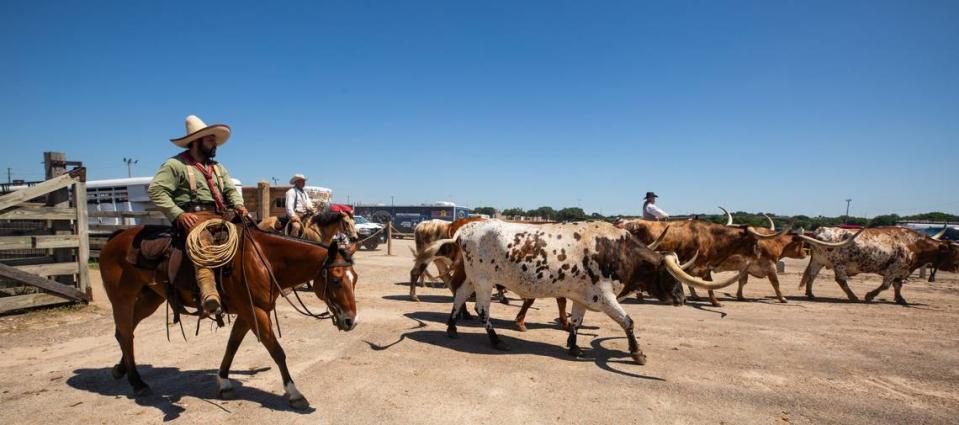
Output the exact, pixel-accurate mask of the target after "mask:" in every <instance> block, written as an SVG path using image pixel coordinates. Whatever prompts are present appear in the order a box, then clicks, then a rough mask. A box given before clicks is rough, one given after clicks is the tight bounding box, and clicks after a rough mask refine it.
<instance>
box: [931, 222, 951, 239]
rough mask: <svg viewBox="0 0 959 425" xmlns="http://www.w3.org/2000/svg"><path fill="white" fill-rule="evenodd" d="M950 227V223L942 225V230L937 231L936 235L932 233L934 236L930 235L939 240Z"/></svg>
mask: <svg viewBox="0 0 959 425" xmlns="http://www.w3.org/2000/svg"><path fill="white" fill-rule="evenodd" d="M948 229H949V225H948V224H947V225H945V226H942V230H940V231H939V232H937V233H936V234H935V235H932V236H930V237H931V238H933V239H935V240H937V241H938V240H939V238H941V237H942V236H943V235H945V234H946V230H948Z"/></svg>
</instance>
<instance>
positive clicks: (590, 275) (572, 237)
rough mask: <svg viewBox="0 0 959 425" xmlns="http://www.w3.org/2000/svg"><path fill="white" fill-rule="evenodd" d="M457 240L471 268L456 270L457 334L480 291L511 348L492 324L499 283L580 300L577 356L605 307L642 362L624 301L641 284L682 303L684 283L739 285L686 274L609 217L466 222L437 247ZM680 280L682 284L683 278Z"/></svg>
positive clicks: (482, 306)
mask: <svg viewBox="0 0 959 425" xmlns="http://www.w3.org/2000/svg"><path fill="white" fill-rule="evenodd" d="M447 244H455V245H456V246H458V247H459V249H460V251H461V253H462V255H463V261H462V265H463V267H459V268H457V269H456V270H455V271H454V274H453V284H454V286H456V287H457V291H456V296H455V297H454V302H453V309H452V311H451V312H450V317H449V321H448V323H447V333H448V335H449V336H450V337H451V338H455V337H457V336H458V332H457V328H456V320H457V318H458V317H459V313H460V310H461V309H462V308H463V304H464V302H465V301H466V298H467V297H468V296H469V295H470V293H472V292H474V290H475V292H476V313H477V314H478V315H479V317H480V318H481V320H482V321H483V322H484V325H485V327H486V332H487V334H488V335H489V338H490V342H491V343H492V344H493V346H494V347H496V348H497V349H506V347H505V345H504V344H503V342H502V341H500V339H499V337H498V336H497V335H496V331H495V330H494V329H493V326H492V323H491V322H490V314H489V307H490V299H491V291H492V288H493V285H494V284H496V283H499V284H501V285H503V286H505V287H506V288H508V289H509V290H511V291H513V292H515V293H517V294H518V295H519V296H521V297H523V298H558V297H564V298H567V299H569V300H571V301H572V302H573V309H572V315H571V317H572V321H571V322H572V323H571V326H570V331H569V338H568V339H567V346H568V347H569V353H570V354H572V355H574V356H578V355H581V354H582V351H581V350H580V348H579V347H578V346H577V345H576V331H577V329H578V328H579V326H580V325H581V324H582V321H583V316H584V314H585V313H586V310H587V309H589V310H593V311H602V312H604V313H606V314H607V315H608V316H609V317H610V318H612V319H613V320H615V321H616V323H618V324H619V325H620V326H621V327H622V328H623V330H624V331H625V332H626V337H627V339H628V341H629V353H630V355H631V356H632V358H633V359H634V360H635V361H636V362H637V363H639V364H645V362H646V356H645V355H644V354H643V352H642V351H641V350H640V349H639V344H638V343H637V342H636V337H635V336H634V334H633V324H634V321H633V319H632V318H631V317H630V316H629V315H628V314H626V311H625V310H623V307H622V306H621V305H620V304H619V302H618V301H617V298H618V297H620V296H622V295H625V294H628V293H630V292H632V291H635V290H638V289H645V290H646V291H648V292H649V293H651V294H652V295H653V296H655V297H657V298H659V299H662V300H664V301H669V302H672V303H673V304H674V305H677V306H678V305H682V304H683V302H684V295H683V291H682V287H681V286H680V283H679V282H680V281H681V282H683V283H686V284H689V285H694V286H698V287H700V288H704V289H717V288H721V287H724V286H728V285H731V284H732V283H734V282H735V281H736V280H738V279H739V276H735V277H734V278H733V279H730V280H728V281H726V282H706V281H703V280H700V279H697V278H695V277H693V276H690V275H688V274H686V273H685V272H684V271H683V270H682V266H681V265H680V264H679V260H678V259H677V257H676V255H675V254H671V253H670V254H660V253H658V252H655V251H652V250H650V249H649V248H647V247H646V245H644V244H643V243H642V242H640V241H639V240H637V239H636V238H634V237H632V236H631V235H630V234H629V233H628V232H627V231H625V230H622V229H617V228H616V227H614V226H613V225H611V224H609V223H604V222H576V223H565V224H547V225H529V224H518V223H507V222H503V221H499V220H488V221H479V222H475V223H469V224H467V225H465V226H463V227H462V228H461V229H460V230H459V231H458V232H457V233H456V234H455V235H454V237H453V238H452V239H446V240H441V241H438V242H436V243H435V244H434V245H432V246H431V247H430V248H428V249H429V250H438V249H440V248H441V247H442V246H443V245H447ZM677 279H678V280H679V281H677Z"/></svg>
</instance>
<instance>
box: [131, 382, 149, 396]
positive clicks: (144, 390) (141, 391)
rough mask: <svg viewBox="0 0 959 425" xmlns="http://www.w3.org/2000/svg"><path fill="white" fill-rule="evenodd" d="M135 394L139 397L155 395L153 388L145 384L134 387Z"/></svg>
mask: <svg viewBox="0 0 959 425" xmlns="http://www.w3.org/2000/svg"><path fill="white" fill-rule="evenodd" d="M133 394H134V395H135V396H137V397H149V396H151V395H153V390H151V389H150V387H149V386H148V385H144V386H143V387H140V388H137V389H134V390H133Z"/></svg>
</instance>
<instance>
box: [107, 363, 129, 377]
mask: <svg viewBox="0 0 959 425" xmlns="http://www.w3.org/2000/svg"><path fill="white" fill-rule="evenodd" d="M110 374H111V375H113V379H120V378H122V377H124V376H126V374H127V369H126V368H125V367H124V366H123V365H119V364H118V365H115V366H113V369H111V370H110Z"/></svg>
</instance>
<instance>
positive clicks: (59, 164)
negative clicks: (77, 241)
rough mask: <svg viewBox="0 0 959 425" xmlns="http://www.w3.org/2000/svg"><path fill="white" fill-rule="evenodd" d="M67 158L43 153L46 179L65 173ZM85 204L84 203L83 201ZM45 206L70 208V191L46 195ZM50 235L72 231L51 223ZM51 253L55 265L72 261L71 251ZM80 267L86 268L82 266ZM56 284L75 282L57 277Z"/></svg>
mask: <svg viewBox="0 0 959 425" xmlns="http://www.w3.org/2000/svg"><path fill="white" fill-rule="evenodd" d="M66 161H67V158H66V155H64V154H63V152H44V153H43V167H44V170H46V179H47V180H50V179H52V178H54V177H59V176H61V175H63V174H66V172H67V164H66ZM84 202H86V201H84ZM47 206H48V207H63V208H68V207H69V206H70V191H69V190H67V188H63V189H59V190H56V191H53V192H50V193H49V194H47ZM50 229H51V230H52V231H51V233H52V234H54V235H56V234H62V233H66V232H71V233H72V231H73V226H71V225H70V223H69V222H65V221H59V220H58V221H52V222H51V223H50ZM52 253H53V262H55V263H69V262H72V261H74V258H73V250H72V249H54V250H52ZM81 266H84V267H85V266H86V264H83V265H81ZM56 281H57V282H60V283H63V284H67V285H73V284H74V282H75V280H74V277H73V276H57V278H56Z"/></svg>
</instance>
